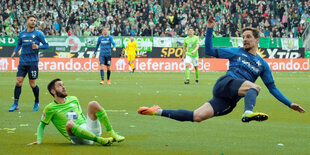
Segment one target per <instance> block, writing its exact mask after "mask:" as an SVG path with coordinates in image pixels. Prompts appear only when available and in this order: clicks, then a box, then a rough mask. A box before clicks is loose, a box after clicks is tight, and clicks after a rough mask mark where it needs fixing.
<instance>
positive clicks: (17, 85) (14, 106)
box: [9, 76, 25, 112]
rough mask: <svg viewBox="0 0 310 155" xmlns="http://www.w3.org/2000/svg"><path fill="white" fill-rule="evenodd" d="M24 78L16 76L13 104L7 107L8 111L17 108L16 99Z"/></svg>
mask: <svg viewBox="0 0 310 155" xmlns="http://www.w3.org/2000/svg"><path fill="white" fill-rule="evenodd" d="M24 79H25V78H24V77H22V76H18V77H16V84H15V89H14V104H13V105H12V107H11V108H10V109H9V112H13V111H15V110H18V109H19V106H18V100H19V96H20V94H21V92H22V85H23V82H24Z"/></svg>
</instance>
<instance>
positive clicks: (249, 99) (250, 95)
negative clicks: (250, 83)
mask: <svg viewBox="0 0 310 155" xmlns="http://www.w3.org/2000/svg"><path fill="white" fill-rule="evenodd" d="M257 95H258V92H257V90H256V89H254V88H251V89H249V90H248V92H247V93H246V94H245V96H244V111H252V110H253V108H254V106H255V104H256V97H257Z"/></svg>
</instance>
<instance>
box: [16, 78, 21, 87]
mask: <svg viewBox="0 0 310 155" xmlns="http://www.w3.org/2000/svg"><path fill="white" fill-rule="evenodd" d="M22 84H23V82H22V81H18V80H17V81H16V84H15V85H16V86H19V87H20V86H22Z"/></svg>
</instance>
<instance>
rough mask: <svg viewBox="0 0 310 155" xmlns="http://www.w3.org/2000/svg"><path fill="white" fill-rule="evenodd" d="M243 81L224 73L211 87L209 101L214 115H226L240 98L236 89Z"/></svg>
mask: <svg viewBox="0 0 310 155" xmlns="http://www.w3.org/2000/svg"><path fill="white" fill-rule="evenodd" d="M245 81H246V80H244V79H235V78H233V77H231V76H229V75H224V76H222V77H220V78H219V79H218V80H217V82H216V83H215V85H214V87H213V98H212V99H211V100H210V101H209V103H210V104H211V106H212V108H213V110H214V116H221V115H226V114H228V113H230V112H231V111H232V110H233V109H234V108H235V107H236V105H237V102H238V101H239V100H240V99H241V97H240V96H239V95H238V90H239V88H240V87H241V85H242V84H243V82H245Z"/></svg>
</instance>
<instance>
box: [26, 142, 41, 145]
mask: <svg viewBox="0 0 310 155" xmlns="http://www.w3.org/2000/svg"><path fill="white" fill-rule="evenodd" d="M36 144H41V143H40V142H32V143H29V144H28V145H36Z"/></svg>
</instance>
